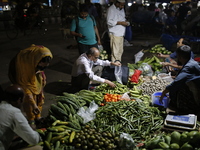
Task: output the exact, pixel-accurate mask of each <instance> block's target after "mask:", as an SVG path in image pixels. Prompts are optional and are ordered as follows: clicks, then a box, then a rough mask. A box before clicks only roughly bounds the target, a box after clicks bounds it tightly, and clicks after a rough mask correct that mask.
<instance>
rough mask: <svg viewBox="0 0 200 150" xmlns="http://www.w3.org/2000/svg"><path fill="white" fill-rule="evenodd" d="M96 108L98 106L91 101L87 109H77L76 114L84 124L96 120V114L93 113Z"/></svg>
mask: <svg viewBox="0 0 200 150" xmlns="http://www.w3.org/2000/svg"><path fill="white" fill-rule="evenodd" d="M98 108H99V106H98V105H97V104H96V103H95V102H94V101H92V102H91V103H90V106H89V107H88V108H87V109H84V107H81V108H79V110H78V112H77V114H78V115H79V116H81V117H82V118H83V123H84V124H85V123H87V122H89V121H91V120H94V119H95V118H96V114H95V113H94V112H95V111H96V110H97V109H98Z"/></svg>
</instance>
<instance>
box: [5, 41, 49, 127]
mask: <svg viewBox="0 0 200 150" xmlns="http://www.w3.org/2000/svg"><path fill="white" fill-rule="evenodd" d="M52 57H53V56H52V53H51V51H50V50H49V49H48V48H46V47H44V46H38V45H34V44H33V45H31V46H30V47H28V48H26V49H24V50H21V51H20V52H19V53H18V54H17V55H16V56H15V57H14V58H13V59H12V60H11V62H10V65H9V73H8V75H9V78H10V81H11V82H12V83H13V84H18V85H20V86H21V87H22V88H23V89H24V91H25V97H24V103H23V108H24V111H25V113H26V116H27V119H28V121H29V123H30V124H31V126H32V127H33V128H35V127H36V124H37V123H38V124H39V123H40V122H41V121H44V120H43V118H42V117H41V111H42V105H43V104H44V94H43V88H44V86H45V85H46V76H45V74H44V69H45V68H46V67H47V66H48V65H49V62H50V60H51V59H52Z"/></svg>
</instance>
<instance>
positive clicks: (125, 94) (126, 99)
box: [121, 92, 131, 101]
mask: <svg viewBox="0 0 200 150" xmlns="http://www.w3.org/2000/svg"><path fill="white" fill-rule="evenodd" d="M128 93H129V92H126V93H124V94H123V95H122V97H121V99H123V100H125V101H130V100H131V98H130V96H129V95H128Z"/></svg>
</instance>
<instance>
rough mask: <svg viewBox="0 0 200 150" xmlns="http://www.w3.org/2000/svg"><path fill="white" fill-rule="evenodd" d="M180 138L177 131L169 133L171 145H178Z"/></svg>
mask: <svg viewBox="0 0 200 150" xmlns="http://www.w3.org/2000/svg"><path fill="white" fill-rule="evenodd" d="M180 137H181V134H180V133H179V132H178V131H173V132H172V133H171V143H177V144H179V142H180Z"/></svg>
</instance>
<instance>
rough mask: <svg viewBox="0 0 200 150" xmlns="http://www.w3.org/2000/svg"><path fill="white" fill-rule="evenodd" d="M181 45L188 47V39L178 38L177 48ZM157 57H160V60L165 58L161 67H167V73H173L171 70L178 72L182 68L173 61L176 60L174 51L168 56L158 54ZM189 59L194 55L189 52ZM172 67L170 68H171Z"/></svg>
mask: <svg viewBox="0 0 200 150" xmlns="http://www.w3.org/2000/svg"><path fill="white" fill-rule="evenodd" d="M183 45H188V46H190V42H189V40H188V39H186V38H180V39H179V40H178V42H177V48H178V47H180V46H183ZM157 56H158V57H162V58H166V62H162V65H163V66H168V67H169V71H173V69H172V68H174V70H179V69H181V68H182V66H181V65H180V64H179V62H178V63H177V62H176V61H175V59H176V58H177V54H176V51H175V52H173V53H171V54H170V55H164V54H162V53H158V55H157ZM191 57H192V58H194V53H193V52H192V51H191ZM171 67H172V68H171Z"/></svg>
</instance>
